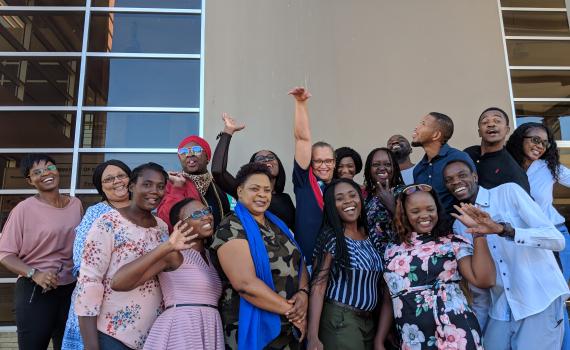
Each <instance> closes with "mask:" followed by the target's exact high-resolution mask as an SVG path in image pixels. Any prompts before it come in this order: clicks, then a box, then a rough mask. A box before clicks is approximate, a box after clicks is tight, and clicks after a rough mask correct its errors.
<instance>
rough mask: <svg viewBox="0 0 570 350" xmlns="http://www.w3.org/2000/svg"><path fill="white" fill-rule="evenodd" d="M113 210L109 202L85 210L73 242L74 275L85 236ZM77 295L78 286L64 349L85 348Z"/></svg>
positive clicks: (78, 349) (72, 304)
mask: <svg viewBox="0 0 570 350" xmlns="http://www.w3.org/2000/svg"><path fill="white" fill-rule="evenodd" d="M111 210H113V208H111V207H110V206H109V205H108V204H107V203H105V202H101V203H97V204H95V205H93V206H91V207H89V208H87V211H86V212H85V215H84V216H83V219H81V223H79V226H77V228H76V229H75V241H74V243H73V275H74V276H76V277H77V275H79V268H80V266H81V256H82V255H83V246H84V245H85V238H87V233H88V232H89V229H91V225H93V222H94V221H95V220H97V219H98V218H99V217H100V216H101V215H103V214H105V213H107V212H109V211H111ZM76 296H77V288H75V289H74V290H73V294H72V295H71V304H70V305H69V313H68V315H67V323H66V324H65V333H64V335H63V342H62V344H61V349H62V350H83V339H82V338H81V333H80V331H79V321H78V319H77V315H76V314H75V307H74V304H75V298H76Z"/></svg>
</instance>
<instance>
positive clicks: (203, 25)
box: [199, 0, 206, 137]
mask: <svg viewBox="0 0 570 350" xmlns="http://www.w3.org/2000/svg"><path fill="white" fill-rule="evenodd" d="M205 10H206V0H202V14H201V17H202V18H201V22H202V23H201V25H200V30H201V33H200V114H199V116H200V126H199V135H200V136H202V137H203V136H204V61H205V59H204V58H205V55H204V54H205V52H204V47H205V45H204V44H205V43H204V39H205V38H206V11H205Z"/></svg>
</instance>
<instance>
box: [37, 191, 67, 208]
mask: <svg viewBox="0 0 570 350" xmlns="http://www.w3.org/2000/svg"><path fill="white" fill-rule="evenodd" d="M35 197H36V198H37V199H38V200H39V201H40V202H42V203H45V204H47V205H49V206H52V207H56V208H58V209H61V208H63V203H62V202H63V201H62V200H61V195H58V196H57V199H56V201H55V203H54V204H52V203H50V202H48V201H46V200H45V199H43V198H42V197H41V196H40V194H39V193H38V194H36V195H35Z"/></svg>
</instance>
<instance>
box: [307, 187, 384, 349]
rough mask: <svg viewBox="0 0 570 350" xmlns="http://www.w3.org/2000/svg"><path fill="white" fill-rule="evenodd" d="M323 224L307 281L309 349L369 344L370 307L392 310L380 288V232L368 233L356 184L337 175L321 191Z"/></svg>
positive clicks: (372, 329) (371, 335) (371, 339)
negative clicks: (336, 178) (310, 278)
mask: <svg viewBox="0 0 570 350" xmlns="http://www.w3.org/2000/svg"><path fill="white" fill-rule="evenodd" d="M324 202H325V206H324V216H323V229H322V231H321V233H320V235H319V237H318V238H317V245H316V247H315V254H314V262H313V268H314V270H313V278H312V282H311V298H310V303H309V304H310V309H309V328H308V335H307V340H308V344H307V349H309V350H317V349H331V350H334V349H354V350H359V349H360V350H365V349H370V350H371V349H372V347H373V345H374V337H375V334H376V322H375V320H374V317H373V312H374V310H375V309H376V307H377V305H378V304H380V300H382V304H383V305H382V310H381V311H380V315H381V317H384V314H385V313H391V312H392V309H391V307H390V298H389V297H388V295H387V293H384V295H383V293H382V291H381V290H380V288H379V287H380V283H381V279H382V258H381V255H380V252H379V250H378V245H379V238H380V237H378V236H376V235H369V234H368V230H367V229H366V216H365V215H364V212H363V208H362V206H363V205H362V204H363V203H362V202H363V200H362V194H361V193H360V187H359V186H358V185H357V184H356V183H355V182H354V181H352V180H350V179H338V180H333V182H332V183H331V184H330V185H329V186H328V188H327V190H326V191H325V194H324Z"/></svg>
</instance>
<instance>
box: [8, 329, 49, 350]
mask: <svg viewBox="0 0 570 350" xmlns="http://www.w3.org/2000/svg"><path fill="white" fill-rule="evenodd" d="M49 349H52V347H51V344H50V347H49ZM0 350H18V338H17V337H16V333H12V332H0Z"/></svg>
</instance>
